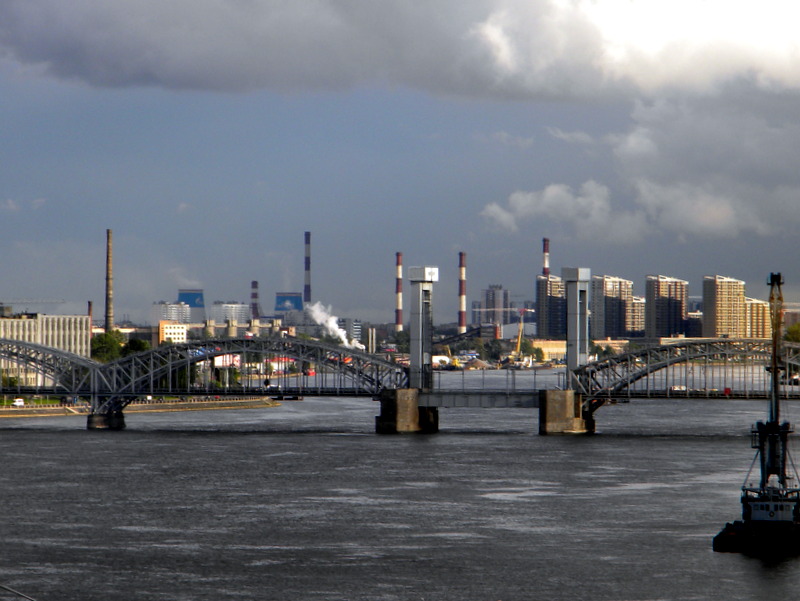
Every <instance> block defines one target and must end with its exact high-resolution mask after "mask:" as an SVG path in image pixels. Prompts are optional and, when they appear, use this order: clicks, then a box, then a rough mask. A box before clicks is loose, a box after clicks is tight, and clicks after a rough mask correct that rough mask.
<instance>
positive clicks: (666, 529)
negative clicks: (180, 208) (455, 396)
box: [0, 398, 800, 601]
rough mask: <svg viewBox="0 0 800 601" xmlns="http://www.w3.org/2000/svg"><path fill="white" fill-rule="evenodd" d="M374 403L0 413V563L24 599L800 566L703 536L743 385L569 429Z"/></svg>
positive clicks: (743, 463) (631, 588)
mask: <svg viewBox="0 0 800 601" xmlns="http://www.w3.org/2000/svg"><path fill="white" fill-rule="evenodd" d="M793 411H794V412H795V413H800V405H797V406H793V405H791V404H789V406H788V407H787V408H786V409H785V410H784V414H785V415H786V416H787V417H788V418H789V419H792V417H793V416H792V412H793ZM377 412H378V406H377V403H373V402H371V401H368V400H363V399H335V398H328V399H313V398H308V399H306V400H305V401H301V402H285V403H284V404H283V405H282V406H281V407H279V408H273V409H263V410H239V411H208V412H191V413H164V414H133V413H131V414H129V415H128V416H127V424H128V429H127V430H125V431H123V432H88V431H86V430H85V429H84V428H85V418H84V417H75V418H72V417H68V418H31V419H16V420H0V453H2V455H0V456H1V457H2V466H1V467H0V491H1V492H0V494H2V502H3V505H2V507H3V512H2V517H1V518H0V523H1V524H2V528H1V529H0V535H1V536H0V548H1V549H2V553H1V554H0V584H3V585H6V586H10V587H12V588H14V589H16V590H19V591H21V592H23V593H25V594H26V595H28V596H30V597H32V598H34V599H36V600H37V601H52V600H64V599H67V600H72V599H76V600H77V599H80V600H86V601H91V600H104V601H112V600H172V601H175V600H206V599H207V600H214V601H220V600H228V599H276V600H278V599H280V600H323V599H324V600H339V599H341V600H362V599H363V600H387V601H388V600H411V599H415V600H422V599H425V600H474V601H489V600H491V601H497V600H503V601H514V600H526V599H548V600H575V599H598V600H625V601H634V600H660V599H664V600H667V599H691V600H694V599H698V600H700V599H726V600H737V599H766V598H782V599H791V598H794V596H795V592H796V591H797V590H798V587H800V561H794V560H792V561H787V562H784V563H780V564H777V565H766V564H764V563H763V562H761V561H759V560H754V559H748V558H745V557H741V556H738V555H730V554H717V553H713V552H712V551H711V538H712V536H713V535H714V534H716V533H717V532H718V531H719V530H720V528H721V527H722V526H723V525H724V523H725V522H726V521H729V520H732V519H735V518H736V517H738V514H739V511H740V510H739V502H738V491H739V487H740V486H741V484H742V482H743V479H744V476H745V473H746V471H747V468H748V467H749V465H750V462H751V460H752V457H753V455H752V450H751V449H750V444H749V427H750V425H751V423H752V422H754V421H755V420H757V419H763V417H764V412H765V405H764V403H763V402H755V401H728V402H726V401H688V400H671V401H670V400H668V401H664V400H660V401H634V402H631V403H628V404H620V405H615V406H609V407H604V408H603V409H601V410H600V413H598V426H599V427H598V430H599V434H598V435H596V436H590V437H560V436H549V437H541V436H538V435H536V433H535V432H536V427H537V424H536V414H535V411H533V410H502V409H495V410H480V409H475V410H467V409H453V410H442V411H441V414H440V425H441V432H440V433H439V434H437V435H430V436H415V435H408V436H377V435H375V434H374V433H373V428H374V416H375V415H376V413H377ZM793 421H794V422H798V421H800V419H798V418H797V417H795V418H794V419H793ZM12 598H15V597H13V596H11V595H6V596H4V595H3V594H0V599H3V600H5V599H12Z"/></svg>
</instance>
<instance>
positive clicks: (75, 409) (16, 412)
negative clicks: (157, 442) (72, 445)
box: [0, 397, 280, 419]
mask: <svg viewBox="0 0 800 601" xmlns="http://www.w3.org/2000/svg"><path fill="white" fill-rule="evenodd" d="M279 405H280V403H279V402H277V401H274V400H273V399H271V398H270V397H247V398H237V399H213V400H206V399H187V400H185V401H155V402H134V403H131V404H130V405H128V406H127V407H125V409H124V412H125V413H166V412H170V411H214V410H220V409H264V408H267V407H278V406H279ZM88 414H89V406H88V405H76V406H66V405H38V406H37V405H30V406H27V407H1V408H0V419H3V418H15V417H58V416H68V415H88Z"/></svg>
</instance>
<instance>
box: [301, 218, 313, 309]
mask: <svg viewBox="0 0 800 601" xmlns="http://www.w3.org/2000/svg"><path fill="white" fill-rule="evenodd" d="M305 272H306V283H305V286H304V287H303V303H306V304H309V303H311V232H306V265H305Z"/></svg>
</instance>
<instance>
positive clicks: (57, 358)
mask: <svg viewBox="0 0 800 601" xmlns="http://www.w3.org/2000/svg"><path fill="white" fill-rule="evenodd" d="M100 365H101V364H100V363H98V362H97V361H93V360H92V359H88V358H86V357H82V356H81V355H76V354H75V353H71V352H68V351H61V350H58V349H54V348H51V347H49V346H43V345H41V344H35V343H32V342H23V341H20V340H8V339H0V367H2V369H0V371H2V374H3V376H4V379H3V382H4V383H5V384H3V383H0V393H2V392H4V391H6V392H14V391H20V390H25V391H29V390H31V389H33V390H34V391H35V390H38V389H42V390H47V391H53V392H55V393H56V394H58V393H65V394H69V393H72V392H73V391H76V390H88V389H89V388H90V387H91V380H92V374H93V373H94V371H95V370H96V369H98V368H99V367H100ZM31 375H33V376H34V381H33V382H29V381H23V380H24V379H26V378H27V379H29V378H30V376H31ZM13 380H16V383H15V384H14V385H11V384H10V383H9V382H10V381H13Z"/></svg>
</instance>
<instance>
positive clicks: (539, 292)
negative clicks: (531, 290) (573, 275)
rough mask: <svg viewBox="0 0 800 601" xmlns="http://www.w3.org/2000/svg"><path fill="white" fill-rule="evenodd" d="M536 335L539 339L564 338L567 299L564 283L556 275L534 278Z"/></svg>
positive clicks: (565, 332)
mask: <svg viewBox="0 0 800 601" xmlns="http://www.w3.org/2000/svg"><path fill="white" fill-rule="evenodd" d="M536 316H537V320H538V324H539V325H538V327H537V335H538V336H539V337H540V338H551V339H552V338H556V339H561V338H565V337H566V335H567V299H566V295H565V291H564V282H563V281H562V279H561V278H560V277H559V276H557V275H552V274H548V275H538V276H536Z"/></svg>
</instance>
